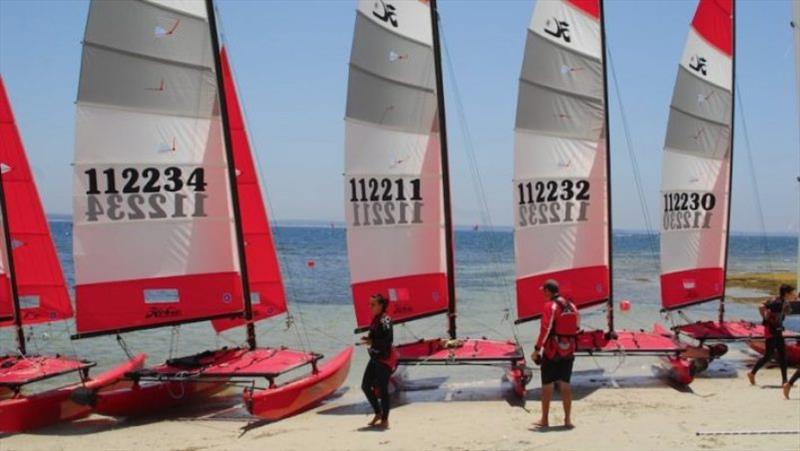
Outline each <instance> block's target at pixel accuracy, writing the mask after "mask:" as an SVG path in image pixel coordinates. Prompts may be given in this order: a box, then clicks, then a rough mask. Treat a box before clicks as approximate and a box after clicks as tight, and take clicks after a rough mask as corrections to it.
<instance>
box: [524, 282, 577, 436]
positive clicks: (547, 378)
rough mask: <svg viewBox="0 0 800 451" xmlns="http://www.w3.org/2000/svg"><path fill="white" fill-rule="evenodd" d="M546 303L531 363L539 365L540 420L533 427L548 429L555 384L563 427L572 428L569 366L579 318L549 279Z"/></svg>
mask: <svg viewBox="0 0 800 451" xmlns="http://www.w3.org/2000/svg"><path fill="white" fill-rule="evenodd" d="M542 290H543V292H544V296H545V298H546V299H547V301H546V302H545V304H544V310H543V311H542V320H541V329H540V331H539V339H538V340H537V341H536V346H535V348H534V349H535V350H534V352H533V355H532V356H531V357H532V358H533V361H534V362H536V363H537V364H540V365H541V374H542V417H541V418H540V419H539V421H537V422H535V423H534V426H536V427H548V426H549V425H550V423H549V414H550V400H551V399H552V397H553V386H554V385H555V384H556V383H557V384H558V389H559V392H560V393H561V400H562V403H563V404H564V426H566V427H568V428H572V427H573V424H572V420H571V418H570V414H571V413H572V412H571V411H572V388H571V387H570V385H569V382H570V378H571V377H572V364H573V363H574V361H575V346H576V343H575V337H576V335H577V334H578V326H579V323H580V319H579V317H578V309H577V308H575V305H574V304H573V303H572V302H570V301H568V300H566V299H564V298H563V297H562V296H561V295H560V294H559V287H558V282H556V281H555V280H552V279H551V280H548V281H547V282H545V283H544V285H542Z"/></svg>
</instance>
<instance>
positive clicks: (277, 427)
mask: <svg viewBox="0 0 800 451" xmlns="http://www.w3.org/2000/svg"><path fill="white" fill-rule="evenodd" d="M639 360H640V361H637V360H636V359H628V361H627V362H626V364H625V365H624V366H621V367H620V368H618V369H617V368H616V365H614V364H613V362H609V361H605V362H601V363H600V364H598V363H596V362H592V359H584V361H582V362H581V364H580V365H579V369H578V371H577V372H576V380H575V381H574V386H575V391H576V401H575V404H574V410H575V414H574V417H575V418H574V421H575V423H576V426H577V427H576V429H574V430H563V429H560V428H558V427H553V428H551V429H549V430H538V431H536V430H533V429H531V426H530V425H531V422H532V421H533V420H534V419H535V417H536V415H537V414H538V412H539V403H538V400H539V395H540V391H539V388H538V387H539V384H538V381H536V380H535V381H534V383H533V384H532V388H531V390H529V393H528V396H527V399H526V400H525V402H524V403H521V402H519V401H518V400H515V399H514V398H513V397H512V396H511V395H510V393H509V385H508V383H506V382H503V381H501V373H502V372H501V371H500V370H499V369H495V368H488V369H484V370H479V371H475V372H473V373H472V374H473V375H478V377H477V379H478V380H475V381H466V382H452V381H451V380H450V379H446V378H445V377H446V376H447V375H452V374H453V373H454V372H458V368H412V369H411V370H410V372H409V373H408V374H407V378H408V380H409V382H408V384H409V385H408V390H404V391H401V392H398V393H396V394H395V396H394V402H395V404H396V408H395V409H394V410H393V411H392V417H391V424H392V427H391V429H390V430H388V431H384V432H378V431H373V430H364V429H362V426H363V425H364V424H366V422H367V421H368V420H369V416H368V410H369V408H368V406H367V404H366V402H365V401H364V400H363V398H362V396H361V393H360V390H359V389H358V385H357V379H358V376H359V375H360V372H361V370H362V367H361V366H360V365H361V363H362V362H361V361H360V360H359V361H356V362H355V364H354V367H353V370H352V374H351V377H350V379H349V382H348V385H347V386H346V387H344V388H343V389H342V390H340V392H339V395H338V396H337V397H335V398H334V399H330V400H328V401H327V402H326V403H324V404H323V405H320V406H318V407H316V408H314V409H313V410H311V411H308V412H305V413H303V414H301V415H298V416H295V417H292V418H289V419H286V420H283V421H280V422H276V423H272V424H262V423H259V422H252V419H250V418H248V417H247V416H246V415H245V414H244V411H243V410H242V409H241V407H239V406H235V405H231V403H233V402H235V400H236V398H235V396H230V397H228V398H221V399H219V400H218V401H217V402H216V403H214V404H213V405H210V406H206V407H207V409H206V410H194V411H173V412H169V413H166V414H164V415H162V416H157V417H153V418H148V419H138V420H114V419H111V418H106V417H101V416H97V415H95V416H92V417H90V418H87V419H85V420H82V421H79V422H76V423H72V424H62V425H59V426H55V427H51V428H47V429H44V430H40V431H37V432H35V433H32V434H22V435H15V436H9V437H5V438H2V440H0V449H2V450H41V449H50V450H56V449H58V450H133V449H136V450H143V449H145V450H162V449H164V450H187V451H188V450H192V451H198V450H227V449H271V450H284V449H285V450H295V449H297V450H300V449H313V450H317V449H326V450H327V449H331V450H362V449H363V450H367V449H382V450H412V449H414V450H418V449H447V450H466V449H637V450H639V449H765V450H766V449H770V450H776V449H781V450H784V449H785V450H798V449H800V435H798V434H797V432H798V430H800V389H797V388H796V389H795V390H794V391H793V393H792V399H791V400H789V401H786V400H783V399H782V396H781V394H780V391H779V389H778V381H779V380H780V375H779V372H778V370H777V369H776V368H766V369H764V370H763V371H762V372H761V373H759V375H758V383H759V385H757V386H750V385H748V383H747V381H746V379H745V377H744V374H745V372H746V366H745V364H747V363H751V362H752V356H751V355H750V354H749V353H747V351H744V350H740V349H733V350H732V351H731V353H730V355H729V357H727V358H726V359H723V360H722V361H718V362H715V363H714V364H713V365H712V367H711V369H710V371H709V372H707V373H706V374H704V375H703V376H701V377H699V378H698V379H697V380H696V381H695V382H694V383H693V384H692V385H691V389H679V388H676V387H673V386H671V385H670V384H669V383H668V382H666V381H665V380H663V379H659V378H657V377H653V375H654V374H657V370H656V367H655V366H654V362H653V360H652V359H644V358H642V359H639ZM601 365H602V368H601ZM603 368H605V371H604V370H603ZM434 375H435V376H434ZM535 377H538V373H536V374H535ZM562 419H563V417H562V411H561V407H560V404H556V405H555V408H554V415H553V416H552V418H551V423H553V424H558V423H559V422H560V421H562ZM747 431H794V432H795V433H794V434H781V435H698V434H697V433H698V432H701V433H703V432H726V433H733V432H747Z"/></svg>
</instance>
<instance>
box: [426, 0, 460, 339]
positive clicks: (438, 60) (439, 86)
mask: <svg viewBox="0 0 800 451" xmlns="http://www.w3.org/2000/svg"><path fill="white" fill-rule="evenodd" d="M430 9H431V26H432V28H433V63H434V69H435V71H436V102H437V110H438V114H439V138H440V147H441V153H442V157H441V159H442V195H443V198H444V247H445V259H446V261H447V334H448V335H449V336H450V338H451V339H454V338H456V279H455V275H456V273H455V256H454V252H453V212H452V206H451V205H450V164H449V163H448V158H447V126H446V120H447V118H446V114H445V109H444V74H443V73H442V72H443V71H442V48H441V45H440V43H439V13H438V11H437V8H436V0H430Z"/></svg>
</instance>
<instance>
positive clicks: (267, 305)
mask: <svg viewBox="0 0 800 451" xmlns="http://www.w3.org/2000/svg"><path fill="white" fill-rule="evenodd" d="M220 56H221V62H222V77H223V80H224V85H225V98H226V100H227V104H228V127H229V128H230V132H231V138H232V141H233V149H232V150H233V159H234V163H235V164H236V171H237V174H238V175H237V177H236V188H237V190H238V191H239V209H240V211H241V213H242V229H243V231H244V241H245V257H246V259H247V275H248V278H249V280H250V294H251V297H253V299H254V304H253V319H254V320H255V321H258V320H262V319H266V318H270V317H272V316H275V315H279V314H281V313H284V312H286V296H285V294H284V288H283V281H282V279H281V270H280V265H279V263H278V256H277V253H276V251H275V244H274V241H273V239H272V233H271V232H270V228H269V222H268V219H267V210H266V208H265V207H264V199H263V198H262V196H261V188H260V187H259V184H258V173H257V172H256V166H255V164H254V162H253V155H252V151H251V149H250V142H249V140H248V138H247V132H246V130H245V124H244V118H243V117H242V110H241V107H240V104H239V97H238V96H237V94H236V86H235V83H234V80H233V73H232V71H231V67H230V62H229V60H228V55H227V52H226V50H225V49H222V51H221V55H220ZM213 324H214V329H215V330H216V331H217V332H221V331H223V330H226V329H230V328H232V327H236V326H240V325H242V324H244V320H242V319H238V320H215V321H213Z"/></svg>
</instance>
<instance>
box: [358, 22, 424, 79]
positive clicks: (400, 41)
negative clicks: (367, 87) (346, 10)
mask: <svg viewBox="0 0 800 451" xmlns="http://www.w3.org/2000/svg"><path fill="white" fill-rule="evenodd" d="M350 64H352V65H354V66H356V67H358V68H360V69H362V70H365V71H367V72H371V73H373V74H376V75H379V76H381V77H383V78H386V79H389V80H392V81H397V82H399V83H401V84H405V85H412V86H417V87H419V88H424V89H428V90H433V89H434V88H435V81H436V79H435V75H434V70H433V49H432V48H431V47H430V46H426V45H423V44H421V43H419V42H417V41H413V40H411V39H408V38H405V37H402V36H400V35H398V34H395V33H391V32H389V31H386V29H384V28H383V27H381V26H380V25H378V24H376V23H375V22H374V21H373V20H371V19H368V18H366V17H364V15H363V14H361V13H359V14H357V15H356V29H355V35H354V36H353V50H352V53H351V56H350Z"/></svg>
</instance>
